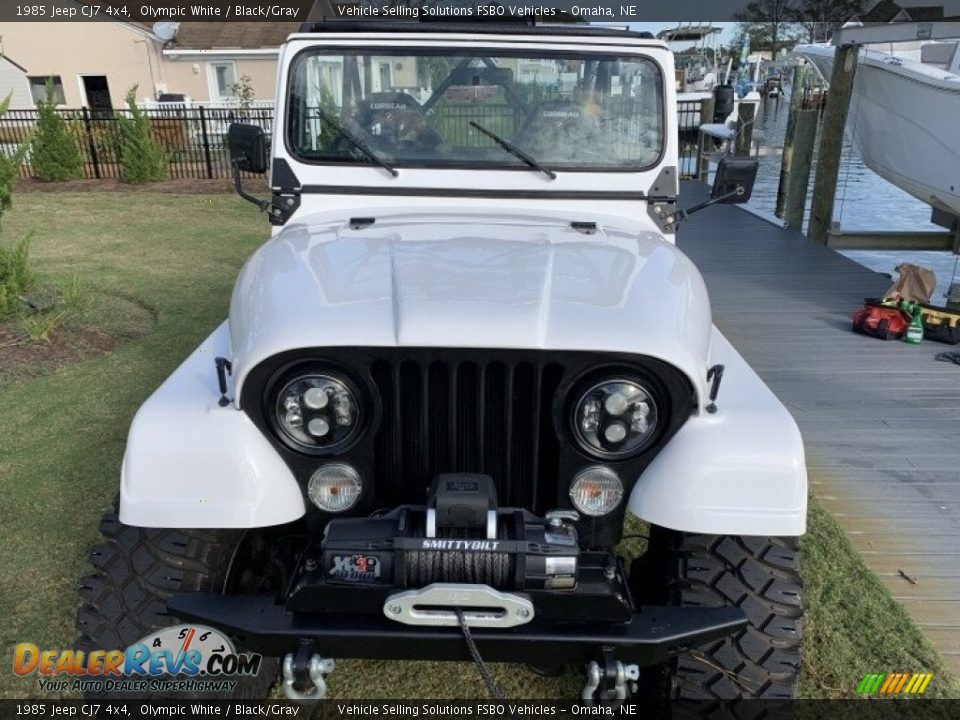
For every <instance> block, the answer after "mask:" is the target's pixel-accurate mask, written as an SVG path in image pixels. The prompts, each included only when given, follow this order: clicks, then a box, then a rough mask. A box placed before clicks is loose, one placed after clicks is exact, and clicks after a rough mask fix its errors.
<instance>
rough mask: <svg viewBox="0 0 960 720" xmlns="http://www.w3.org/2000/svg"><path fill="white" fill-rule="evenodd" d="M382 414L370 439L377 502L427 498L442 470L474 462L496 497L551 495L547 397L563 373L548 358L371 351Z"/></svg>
mask: <svg viewBox="0 0 960 720" xmlns="http://www.w3.org/2000/svg"><path fill="white" fill-rule="evenodd" d="M371 374H372V377H373V380H374V383H375V384H376V386H377V390H378V392H379V395H380V399H381V402H382V409H383V415H382V418H381V422H380V427H379V429H378V431H377V434H376V437H375V439H374V450H375V455H374V462H375V467H376V469H375V474H376V488H377V504H378V505H379V506H382V507H392V506H393V505H395V504H399V503H416V502H423V500H424V499H425V498H426V494H427V487H428V485H429V484H430V481H431V480H432V479H433V477H434V476H435V475H436V474H438V473H441V472H479V473H486V474H487V475H490V476H491V477H492V478H493V480H494V482H495V483H496V485H497V493H498V495H499V503H500V505H501V506H512V507H521V508H527V509H529V510H532V511H534V512H545V511H546V510H548V509H550V508H552V507H554V506H555V505H556V499H557V497H556V496H557V480H558V477H557V475H558V445H557V436H556V432H555V430H554V423H553V402H554V395H555V393H556V390H557V387H558V386H559V384H560V382H561V380H562V378H563V369H562V367H561V366H560V365H558V364H555V363H547V362H531V361H522V360H521V361H507V360H498V359H496V360H490V361H485V360H482V359H467V358H462V359H461V358H457V359H447V360H445V361H432V362H427V361H423V360H419V359H417V360H413V359H402V360H396V361H385V360H377V361H376V362H374V364H373V365H372V367H371Z"/></svg>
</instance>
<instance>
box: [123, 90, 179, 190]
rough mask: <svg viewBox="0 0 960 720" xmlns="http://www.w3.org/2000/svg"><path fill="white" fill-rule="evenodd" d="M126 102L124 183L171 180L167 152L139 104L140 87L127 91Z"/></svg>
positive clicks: (124, 119) (124, 118)
mask: <svg viewBox="0 0 960 720" xmlns="http://www.w3.org/2000/svg"><path fill="white" fill-rule="evenodd" d="M124 100H125V101H126V103H127V108H128V109H129V110H130V116H129V117H120V118H118V121H119V123H120V174H121V176H122V177H123V180H124V182H128V183H145V182H158V181H160V180H166V179H167V169H168V167H169V163H168V159H167V153H166V152H165V151H164V149H163V146H162V145H161V144H160V143H159V142H157V140H156V139H155V138H154V137H153V132H152V131H151V128H150V118H148V117H147V116H146V115H145V114H144V112H143V110H141V109H140V107H139V106H138V105H137V86H136V85H134V86H133V87H132V88H130V89H129V90H128V91H127V94H126V96H125V97H124Z"/></svg>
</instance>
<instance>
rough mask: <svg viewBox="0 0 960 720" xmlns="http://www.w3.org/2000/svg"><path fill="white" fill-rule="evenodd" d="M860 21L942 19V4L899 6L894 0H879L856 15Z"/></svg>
mask: <svg viewBox="0 0 960 720" xmlns="http://www.w3.org/2000/svg"><path fill="white" fill-rule="evenodd" d="M857 19H858V20H860V22H862V23H864V24H868V23H888V22H893V21H894V20H900V21H906V20H912V21H914V22H925V21H928V20H942V19H943V6H935V5H926V6H917V7H913V6H908V7H901V6H900V5H898V4H897V3H896V2H894V0H880V1H879V2H877V3H876V4H874V5H873V7H871V8H870V9H869V10H867V11H866V12H865V13H862V14H860V15H859V16H858V17H857Z"/></svg>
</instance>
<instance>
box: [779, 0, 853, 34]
mask: <svg viewBox="0 0 960 720" xmlns="http://www.w3.org/2000/svg"><path fill="white" fill-rule="evenodd" d="M795 2H796V4H795V5H794V7H793V9H792V14H793V19H794V20H795V21H796V23H797V25H799V26H800V27H801V28H803V32H804V35H805V39H806V41H807V42H811V43H814V42H824V41H825V40H828V39H829V37H830V32H831V31H832V30H833V29H834V28H838V27H840V26H841V25H843V23H845V22H847V21H848V20H850V19H852V18H854V17H856V16H857V15H859V14H860V13H861V12H863V7H864V4H865V2H864V0H795Z"/></svg>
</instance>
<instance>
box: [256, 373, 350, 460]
mask: <svg viewBox="0 0 960 720" xmlns="http://www.w3.org/2000/svg"><path fill="white" fill-rule="evenodd" d="M274 412H275V415H276V420H277V426H278V427H279V428H280V431H281V433H282V436H283V439H284V440H286V441H288V444H292V445H293V446H294V447H297V448H302V449H307V450H330V449H333V448H338V447H342V446H344V445H346V444H347V443H349V442H350V441H351V440H352V439H353V438H354V437H355V436H356V434H357V431H358V430H359V428H360V403H359V401H358V398H357V396H356V393H355V392H354V391H353V390H352V389H351V386H350V385H348V384H347V381H346V380H344V379H342V378H339V377H337V376H336V375H333V374H326V373H312V374H309V375H300V376H298V377H296V378H294V379H293V380H290V381H289V382H288V383H286V384H285V385H284V386H283V387H281V388H280V392H278V393H277V397H276V401H275V407H274Z"/></svg>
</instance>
